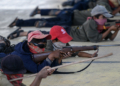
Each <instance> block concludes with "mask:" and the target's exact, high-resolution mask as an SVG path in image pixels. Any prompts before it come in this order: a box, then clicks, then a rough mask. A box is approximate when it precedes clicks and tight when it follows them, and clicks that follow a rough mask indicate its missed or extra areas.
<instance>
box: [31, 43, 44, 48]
mask: <svg viewBox="0 0 120 86" xmlns="http://www.w3.org/2000/svg"><path fill="white" fill-rule="evenodd" d="M33 44H34V45H35V46H38V47H39V48H45V47H46V45H45V44H37V43H33Z"/></svg>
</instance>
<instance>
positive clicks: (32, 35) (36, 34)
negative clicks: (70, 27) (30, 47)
mask: <svg viewBox="0 0 120 86" xmlns="http://www.w3.org/2000/svg"><path fill="white" fill-rule="evenodd" d="M33 38H35V39H43V38H46V39H48V40H49V39H51V35H49V34H43V33H42V32H40V31H39V30H37V31H33V32H30V33H29V34H28V42H30V41H31V40H32V39H33Z"/></svg>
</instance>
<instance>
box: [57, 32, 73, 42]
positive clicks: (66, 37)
mask: <svg viewBox="0 0 120 86" xmlns="http://www.w3.org/2000/svg"><path fill="white" fill-rule="evenodd" d="M58 39H59V40H60V41H61V42H63V43H68V42H70V41H71V40H72V39H73V38H72V37H71V36H69V35H68V34H67V35H64V36H60V37H58Z"/></svg>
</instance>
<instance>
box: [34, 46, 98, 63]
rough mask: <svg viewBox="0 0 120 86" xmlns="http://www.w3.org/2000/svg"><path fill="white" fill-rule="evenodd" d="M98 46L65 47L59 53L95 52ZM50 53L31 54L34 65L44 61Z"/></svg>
mask: <svg viewBox="0 0 120 86" xmlns="http://www.w3.org/2000/svg"><path fill="white" fill-rule="evenodd" d="M97 49H98V46H68V47H67V46H66V47H64V48H63V49H62V50H61V51H62V52H65V53H67V52H73V53H74V52H78V51H86V50H97ZM51 53H52V52H46V53H40V54H33V55H32V59H33V61H34V62H35V63H40V62H42V61H43V60H45V59H46V58H47V57H48V55H49V54H51Z"/></svg>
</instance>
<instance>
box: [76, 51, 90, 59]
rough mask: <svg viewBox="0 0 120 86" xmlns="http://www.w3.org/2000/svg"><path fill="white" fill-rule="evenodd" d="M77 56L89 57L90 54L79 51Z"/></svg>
mask: <svg viewBox="0 0 120 86" xmlns="http://www.w3.org/2000/svg"><path fill="white" fill-rule="evenodd" d="M78 56H79V57H89V58H91V57H92V54H89V53H86V52H79V53H78Z"/></svg>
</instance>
